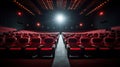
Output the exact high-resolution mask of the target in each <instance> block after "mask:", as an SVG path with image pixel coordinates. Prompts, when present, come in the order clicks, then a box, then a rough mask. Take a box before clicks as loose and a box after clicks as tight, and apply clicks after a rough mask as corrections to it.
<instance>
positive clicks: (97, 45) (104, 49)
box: [63, 33, 120, 57]
mask: <svg viewBox="0 0 120 67" xmlns="http://www.w3.org/2000/svg"><path fill="white" fill-rule="evenodd" d="M91 35H92V36H91ZM103 35H104V36H103ZM115 36H116V35H115ZM63 39H64V43H65V47H66V49H67V51H68V57H71V56H78V57H81V56H82V57H83V56H95V57H97V56H99V57H104V56H107V57H109V56H120V37H118V36H117V37H114V36H111V35H109V34H108V35H106V33H102V35H98V34H96V33H94V35H93V34H81V33H80V34H78V33H77V34H75V33H74V34H71V33H66V34H65V33H64V34H63Z"/></svg>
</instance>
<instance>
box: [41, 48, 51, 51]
mask: <svg viewBox="0 0 120 67" xmlns="http://www.w3.org/2000/svg"><path fill="white" fill-rule="evenodd" d="M41 50H43V51H44V50H45V51H46V50H52V48H41Z"/></svg>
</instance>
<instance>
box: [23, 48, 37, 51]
mask: <svg viewBox="0 0 120 67" xmlns="http://www.w3.org/2000/svg"><path fill="white" fill-rule="evenodd" d="M25 50H27V51H33V50H37V48H32V47H30V48H25Z"/></svg>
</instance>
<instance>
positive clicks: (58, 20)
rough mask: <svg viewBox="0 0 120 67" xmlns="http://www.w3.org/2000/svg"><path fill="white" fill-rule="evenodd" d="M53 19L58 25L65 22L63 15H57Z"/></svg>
mask: <svg viewBox="0 0 120 67" xmlns="http://www.w3.org/2000/svg"><path fill="white" fill-rule="evenodd" d="M55 19H56V21H57V22H58V23H62V22H64V21H65V17H64V15H63V14H58V15H56V17H55Z"/></svg>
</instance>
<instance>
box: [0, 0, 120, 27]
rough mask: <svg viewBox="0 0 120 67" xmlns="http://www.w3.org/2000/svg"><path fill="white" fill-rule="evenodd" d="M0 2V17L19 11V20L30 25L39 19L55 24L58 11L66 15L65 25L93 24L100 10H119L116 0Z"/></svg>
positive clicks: (45, 22)
mask: <svg viewBox="0 0 120 67" xmlns="http://www.w3.org/2000/svg"><path fill="white" fill-rule="evenodd" d="M0 4H1V5H2V6H1V7H0V8H1V11H0V13H1V17H3V16H8V14H16V12H17V11H21V12H23V16H22V19H21V20H20V21H19V22H24V23H25V24H31V25H32V24H34V23H35V22H37V21H39V22H40V23H41V24H43V25H44V26H45V25H51V26H55V25H54V24H55V23H54V22H55V21H53V19H54V16H55V14H56V13H59V12H60V13H63V14H65V15H66V16H67V21H66V25H74V26H75V25H78V26H79V23H80V22H84V23H88V22H90V23H88V25H89V24H94V23H95V22H94V18H95V17H96V16H97V15H98V12H100V11H105V12H108V13H110V12H114V11H115V12H118V13H119V12H120V8H119V2H118V0H0ZM20 18H21V17H20ZM17 19H18V17H17ZM26 19H27V20H26ZM1 20H2V19H1ZM22 20H23V21H22Z"/></svg>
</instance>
